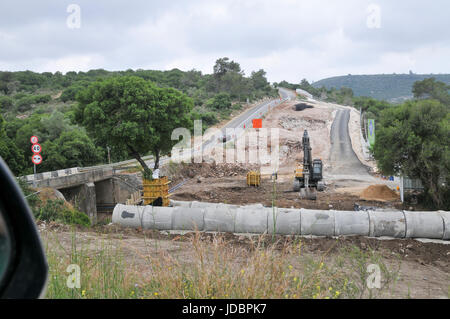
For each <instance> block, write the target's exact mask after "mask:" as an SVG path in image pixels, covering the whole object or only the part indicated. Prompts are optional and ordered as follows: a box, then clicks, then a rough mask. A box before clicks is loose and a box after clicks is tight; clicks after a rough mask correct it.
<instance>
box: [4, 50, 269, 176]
mask: <svg viewBox="0 0 450 319" xmlns="http://www.w3.org/2000/svg"><path fill="white" fill-rule="evenodd" d="M213 70H214V72H213V74H202V72H200V71H197V70H190V71H187V72H183V71H180V70H178V69H173V70H170V71H156V70H126V71H116V72H109V71H106V70H102V69H99V70H90V71H88V72H67V73H66V74H64V75H63V74H62V73H61V72H56V73H50V72H44V73H35V72H31V71H21V72H0V156H2V157H3V159H5V161H6V162H7V164H8V165H9V167H10V168H11V170H12V171H13V173H14V174H15V175H26V174H31V173H32V171H33V165H32V163H31V160H30V158H31V156H32V152H31V144H30V142H29V139H30V137H31V136H32V135H36V136H38V137H39V142H40V143H41V145H42V147H43V152H42V156H43V159H44V160H43V162H42V164H41V165H39V166H38V172H39V171H49V170H57V169H62V168H66V167H73V166H90V165H95V164H100V163H105V162H106V161H107V158H106V157H107V152H106V149H107V147H110V148H111V160H112V161H113V162H116V161H121V160H126V159H129V158H130V156H129V154H130V150H129V148H128V147H124V146H123V145H119V144H117V143H110V144H111V145H110V144H108V141H109V142H112V141H111V140H108V139H105V136H102V135H97V134H96V133H97V131H96V130H95V129H92V128H93V125H91V127H90V129H89V128H88V127H84V126H83V125H85V124H82V123H88V122H89V119H88V118H89V116H92V117H93V118H96V116H98V115H99V113H98V112H97V113H91V114H89V116H87V117H85V116H84V114H80V113H77V109H78V106H77V105H78V103H81V104H82V106H81V107H82V108H84V107H86V106H87V105H85V104H83V103H91V104H92V103H93V102H94V98H93V97H89V96H86V92H93V91H92V90H95V89H94V88H98V89H100V87H102V85H101V84H99V83H116V80H114V79H120V78H130V77H136V78H139V79H141V80H145V82H146V83H152V84H151V86H152V87H153V89H155V90H156V88H157V89H158V90H157V91H158V92H159V93H158V94H159V96H158V97H157V101H159V102H158V103H160V104H158V105H156V104H154V105H153V107H154V110H153V111H154V113H155V114H153V115H152V117H153V116H154V117H155V119H156V118H159V119H160V120H161V121H160V122H159V123H158V124H156V120H155V121H153V124H154V127H153V128H154V129H153V132H152V134H153V135H152V142H153V145H152V146H151V149H150V150H149V151H148V152H147V153H148V154H150V153H153V154H157V155H158V154H159V155H163V154H166V153H167V149H168V148H169V147H171V145H173V144H172V143H171V139H170V136H169V135H168V131H169V130H170V129H171V127H172V126H173V125H175V124H176V125H179V126H185V127H187V128H189V127H190V124H189V123H190V122H191V121H192V120H194V119H201V120H203V125H204V126H211V125H214V124H217V123H218V122H220V121H221V120H223V119H227V118H228V117H229V116H230V114H231V112H232V111H233V110H239V109H241V108H242V103H243V102H246V101H249V102H253V101H255V100H258V99H261V98H263V97H266V96H272V97H274V96H277V94H278V93H277V90H276V89H275V88H273V87H272V86H271V85H270V84H269V82H268V81H267V79H266V77H265V75H266V73H265V71H264V70H259V71H257V72H252V73H251V75H250V76H248V77H247V76H245V74H244V72H243V71H242V70H241V67H240V65H239V63H237V62H235V61H230V59H228V58H226V57H225V58H221V59H218V60H217V61H216V64H215V65H214V67H213ZM108 81H110V82H108ZM117 81H118V80H117ZM102 90H106V91H107V89H106V88H104V87H103V88H102ZM83 92H84V93H83ZM109 92H110V93H112V92H111V91H109ZM130 92H132V90H131V91H130ZM77 97H79V99H77ZM97 97H98V98H101V99H103V101H106V99H105V96H101V95H99V96H97ZM97 97H95V98H97ZM109 98H110V97H108V99H109ZM155 98H156V97H155ZM130 99H131V100H133V98H131V97H130ZM111 100H113V98H112V97H111ZM121 102H123V104H126V103H127V101H121ZM134 102H139V99H135V100H134ZM179 103H181V104H182V105H183V107H181V108H179V107H178V106H179ZM103 105H104V104H103ZM116 106H117V104H116ZM130 107H132V106H130ZM141 107H142V105H140V106H136V110H138V109H142V108H141ZM185 107H187V109H189V110H188V112H187V113H185V112H184V111H183V112H181V113H180V111H181V109H185ZM89 108H93V105H91V106H90V107H89ZM98 110H99V108H97V111H98ZM108 110H109V111H111V109H108ZM138 113H139V112H138ZM105 114H106V115H107V116H108V117H109V116H110V113H109V114H107V113H105ZM182 114H184V115H182ZM81 115H83V117H82V120H81V121H80V116H81ZM133 116H135V119H137V118H139V117H140V116H141V115H139V114H134V115H133ZM177 116H180V118H176V117H177ZM115 119H118V117H115ZM174 120H176V121H175V123H173V121H174ZM85 121H86V122H85ZM91 124H93V122H92V121H91ZM110 124H112V123H110ZM114 124H117V122H115V123H114ZM172 124H173V125H172ZM86 125H87V124H86ZM122 128H123V126H122ZM206 128H207V127H204V129H206ZM128 129H132V128H131V127H128ZM104 132H106V131H104ZM115 133H117V134H116V136H118V134H119V132H115ZM147 133H148V132H146V133H145V134H147ZM147 135H149V134H147ZM126 136H127V137H129V136H130V135H126ZM136 136H137V135H136ZM147 137H148V136H147ZM168 137H169V138H168ZM148 140H149V139H148V138H146V141H148ZM60 150H62V152H60ZM140 151H146V149H145V150H140ZM138 153H139V154H141V152H138ZM147 153H145V154H144V153H143V155H148V154H147ZM80 154H83V155H85V156H80Z"/></svg>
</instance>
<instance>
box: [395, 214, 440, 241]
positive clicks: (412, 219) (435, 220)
mask: <svg viewBox="0 0 450 319" xmlns="http://www.w3.org/2000/svg"><path fill="white" fill-rule="evenodd" d="M404 214H405V219H406V236H405V237H406V238H433V239H443V238H444V219H443V218H442V215H441V214H439V212H407V211H405V212H404Z"/></svg>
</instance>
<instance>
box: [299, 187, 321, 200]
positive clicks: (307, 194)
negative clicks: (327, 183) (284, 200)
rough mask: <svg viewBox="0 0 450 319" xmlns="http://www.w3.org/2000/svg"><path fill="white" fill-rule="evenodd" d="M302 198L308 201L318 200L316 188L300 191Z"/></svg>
mask: <svg viewBox="0 0 450 319" xmlns="http://www.w3.org/2000/svg"><path fill="white" fill-rule="evenodd" d="M300 198H301V199H307V200H316V199H317V191H316V190H315V189H314V188H302V189H300Z"/></svg>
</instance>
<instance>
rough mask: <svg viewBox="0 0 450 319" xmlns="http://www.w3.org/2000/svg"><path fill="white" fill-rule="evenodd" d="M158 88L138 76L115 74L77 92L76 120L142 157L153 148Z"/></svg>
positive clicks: (98, 134)
mask: <svg viewBox="0 0 450 319" xmlns="http://www.w3.org/2000/svg"><path fill="white" fill-rule="evenodd" d="M158 99H159V92H158V88H157V87H156V86H155V85H154V84H153V83H151V82H148V81H145V80H144V79H142V78H139V77H135V76H125V77H114V78H109V79H106V80H102V81H97V82H94V83H93V84H91V85H90V86H89V87H88V88H87V89H85V90H83V91H81V92H80V93H79V94H78V95H77V100H78V107H77V109H76V112H75V119H76V121H77V122H78V123H80V124H81V125H83V126H84V127H85V128H86V129H87V131H88V132H89V133H90V134H92V135H93V136H96V138H97V139H99V140H101V141H104V142H105V143H106V144H108V145H115V146H116V147H117V148H119V149H122V150H124V151H126V152H127V153H128V154H129V155H130V156H132V157H134V158H136V160H137V161H138V162H139V163H140V164H141V166H142V167H143V168H144V170H145V171H147V172H148V171H150V169H149V168H148V166H147V164H146V163H145V162H144V161H143V160H142V157H141V156H143V155H145V154H147V153H148V152H150V151H151V150H152V148H153V145H152V138H153V134H154V132H155V130H154V128H153V125H152V124H153V120H154V116H155V114H156V108H157V106H158Z"/></svg>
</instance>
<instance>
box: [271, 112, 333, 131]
mask: <svg viewBox="0 0 450 319" xmlns="http://www.w3.org/2000/svg"><path fill="white" fill-rule="evenodd" d="M279 124H280V126H281V127H282V128H284V129H285V130H289V131H290V130H294V129H299V130H304V129H309V130H317V129H320V128H323V127H325V125H326V122H325V121H323V120H316V119H313V118H309V117H304V118H295V117H291V116H282V117H281V118H280V120H279Z"/></svg>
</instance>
